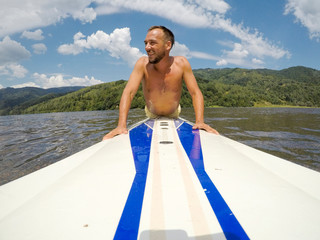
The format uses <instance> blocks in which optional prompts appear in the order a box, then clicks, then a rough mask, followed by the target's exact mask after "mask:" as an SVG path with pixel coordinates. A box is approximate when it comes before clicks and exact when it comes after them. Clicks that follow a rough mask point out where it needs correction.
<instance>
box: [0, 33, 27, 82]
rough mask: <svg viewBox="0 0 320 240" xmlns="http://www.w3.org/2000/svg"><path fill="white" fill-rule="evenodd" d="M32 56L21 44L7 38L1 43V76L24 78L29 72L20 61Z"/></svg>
mask: <svg viewBox="0 0 320 240" xmlns="http://www.w3.org/2000/svg"><path fill="white" fill-rule="evenodd" d="M30 56H31V54H30V52H29V51H28V50H27V49H25V47H23V46H22V45H21V44H20V43H18V42H16V41H14V40H11V38H10V37H5V38H4V39H3V40H2V41H0V75H2V76H9V77H16V78H23V77H25V75H26V74H27V72H28V70H27V69H25V68H24V67H23V66H22V65H20V64H18V62H19V61H21V60H24V59H27V58H29V57H30Z"/></svg>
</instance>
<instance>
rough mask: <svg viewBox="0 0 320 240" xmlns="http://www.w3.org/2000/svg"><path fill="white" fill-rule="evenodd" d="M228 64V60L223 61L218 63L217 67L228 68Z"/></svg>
mask: <svg viewBox="0 0 320 240" xmlns="http://www.w3.org/2000/svg"><path fill="white" fill-rule="evenodd" d="M227 64H228V61H227V60H226V59H221V60H219V61H218V62H217V63H216V65H217V66H226V65H227Z"/></svg>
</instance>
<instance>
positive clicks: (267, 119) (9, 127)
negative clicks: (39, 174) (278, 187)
mask: <svg viewBox="0 0 320 240" xmlns="http://www.w3.org/2000/svg"><path fill="white" fill-rule="evenodd" d="M181 117H183V118H186V119H188V120H190V121H192V122H193V121H194V113H193V109H182V113H181ZM144 118H145V115H144V111H143V110H141V109H135V110H130V113H129V119H128V125H130V124H133V123H135V122H136V121H138V120H142V119H144ZM117 119H118V111H117V110H115V111H95V112H72V113H48V114H34V115H16V116H0V185H2V184H4V183H7V182H9V181H12V180H14V179H16V178H19V177H21V176H24V175H26V174H28V173H31V172H33V171H35V170H37V169H40V168H43V167H45V166H47V165H49V164H52V163H54V162H57V161H59V160H61V159H63V158H65V157H67V156H69V155H71V154H73V153H75V152H78V151H80V150H82V149H84V148H87V147H89V146H91V145H92V144H94V143H97V142H99V141H101V139H102V137H103V136H104V134H105V133H106V132H108V131H109V130H111V129H113V128H114V127H115V126H116V124H117ZM205 121H206V122H207V123H208V124H210V125H211V126H213V127H214V128H216V129H217V130H218V131H219V132H220V134H222V135H224V136H226V137H229V138H231V139H234V140H237V141H239V142H242V143H244V144H246V145H249V146H252V147H254V148H257V149H260V150H262V151H265V152H268V153H271V154H273V155H276V156H279V157H282V158H284V159H287V160H289V161H293V162H295V163H298V164H300V165H303V166H306V167H309V168H312V169H314V170H316V171H320V109H319V108H210V109H205Z"/></svg>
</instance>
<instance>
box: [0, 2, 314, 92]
mask: <svg viewBox="0 0 320 240" xmlns="http://www.w3.org/2000/svg"><path fill="white" fill-rule="evenodd" d="M0 4H1V9H0V88H4V87H16V88H18V87H25V86H34V87H41V88H51V87H62V86H79V85H81V86H90V85H94V84H98V83H102V82H110V81H115V80H119V79H125V80H127V79H128V78H129V76H130V73H131V71H132V69H133V66H134V63H135V61H136V60H137V59H138V58H139V57H141V56H142V55H144V54H145V51H144V42H143V41H144V38H145V35H146V32H147V29H148V28H149V27H150V26H152V25H164V26H166V27H168V28H170V29H171V30H172V31H173V32H174V34H175V37H176V42H177V43H176V45H175V46H174V49H173V50H172V55H183V56H186V57H187V58H188V60H189V61H190V63H191V66H192V68H193V69H198V68H226V67H231V68H233V67H240V68H249V69H252V68H269V69H276V70H279V69H284V68H288V67H292V66H298V65H300V66H306V67H310V68H314V69H318V70H320V64H319V58H320V57H319V56H320V1H318V0H283V1H279V0H268V1H256V0H244V1H236V0H162V1H161V0H130V1H129V0H96V1H92V0H68V1H61V0H42V1H38V0H28V1H25V0H12V1H5V0H0Z"/></svg>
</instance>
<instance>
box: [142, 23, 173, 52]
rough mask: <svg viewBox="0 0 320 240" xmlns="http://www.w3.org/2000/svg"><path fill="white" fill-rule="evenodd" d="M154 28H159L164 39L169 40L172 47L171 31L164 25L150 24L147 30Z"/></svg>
mask: <svg viewBox="0 0 320 240" xmlns="http://www.w3.org/2000/svg"><path fill="white" fill-rule="evenodd" d="M154 29H161V30H162V31H163V33H164V37H165V40H167V41H170V42H171V48H172V47H173V44H174V35H173V33H172V32H171V30H170V29H168V28H166V27H164V26H152V27H150V28H149V29H148V32H150V31H152V30H154Z"/></svg>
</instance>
